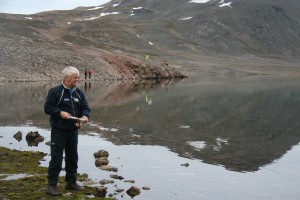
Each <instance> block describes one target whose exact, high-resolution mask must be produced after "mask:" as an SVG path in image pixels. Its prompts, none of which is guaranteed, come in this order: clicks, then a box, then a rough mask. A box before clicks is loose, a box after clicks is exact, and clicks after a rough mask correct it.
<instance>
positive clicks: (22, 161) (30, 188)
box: [0, 147, 109, 200]
mask: <svg viewBox="0 0 300 200" xmlns="http://www.w3.org/2000/svg"><path fill="white" fill-rule="evenodd" d="M44 156H45V154H44V153H41V152H30V151H17V150H10V149H7V148H4V147H0V199H24V200H25V199H30V200H34V199H88V198H89V197H88V195H91V194H92V192H93V190H94V188H93V187H86V191H84V192H77V191H69V190H65V183H64V177H59V183H58V187H59V188H60V190H61V191H62V192H63V194H64V195H63V196H60V197H52V196H49V195H47V194H45V190H46V188H47V168H45V167H40V166H39V160H41V159H42V158H43V157H44ZM11 174H28V175H29V176H28V177H25V178H20V179H15V180H3V179H4V178H5V177H6V176H7V175H11ZM94 199H103V198H94ZM105 199H109V198H105Z"/></svg>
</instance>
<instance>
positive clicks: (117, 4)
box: [113, 2, 121, 7]
mask: <svg viewBox="0 0 300 200" xmlns="http://www.w3.org/2000/svg"><path fill="white" fill-rule="evenodd" d="M120 4H121V2H119V3H116V4H114V5H113V7H116V6H119V5H120Z"/></svg>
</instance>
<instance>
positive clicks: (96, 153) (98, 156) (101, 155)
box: [94, 150, 109, 158]
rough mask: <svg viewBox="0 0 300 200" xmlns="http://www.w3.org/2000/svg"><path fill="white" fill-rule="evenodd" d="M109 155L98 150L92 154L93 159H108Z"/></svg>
mask: <svg viewBox="0 0 300 200" xmlns="http://www.w3.org/2000/svg"><path fill="white" fill-rule="evenodd" d="M108 156H109V153H108V152H107V151H105V150H99V151H97V152H95V153H94V157H95V158H103V157H104V158H108Z"/></svg>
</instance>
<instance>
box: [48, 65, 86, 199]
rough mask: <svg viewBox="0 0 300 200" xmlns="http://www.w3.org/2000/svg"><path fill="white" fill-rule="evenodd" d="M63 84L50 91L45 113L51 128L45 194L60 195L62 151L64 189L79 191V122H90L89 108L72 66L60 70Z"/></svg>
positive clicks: (80, 189) (76, 71)
mask: <svg viewBox="0 0 300 200" xmlns="http://www.w3.org/2000/svg"><path fill="white" fill-rule="evenodd" d="M62 76H63V83H62V84H61V85H59V86H56V87H54V88H52V89H50V90H49V92H48V96H47V99H46V102H45V105H44V111H45V113H46V114H48V115H50V125H51V160H50V162H49V168H48V176H47V178H48V188H47V190H46V193H47V194H49V195H51V196H61V195H62V192H61V191H60V190H59V189H58V187H57V182H58V176H59V173H60V171H61V169H62V161H63V155H64V152H65V171H66V177H65V181H66V189H68V190H76V191H82V190H85V189H84V187H81V186H79V185H78V184H77V183H76V181H77V178H76V174H77V168H78V150H77V145H78V128H79V126H78V125H79V124H78V120H74V119H70V117H71V116H74V117H78V118H81V119H82V122H83V123H87V122H88V120H89V114H90V108H89V106H88V102H87V101H86V98H85V96H84V94H83V92H82V91H81V90H79V89H78V88H76V83H77V81H78V79H79V71H78V70H77V69H76V68H75V67H66V68H65V69H64V70H63V71H62Z"/></svg>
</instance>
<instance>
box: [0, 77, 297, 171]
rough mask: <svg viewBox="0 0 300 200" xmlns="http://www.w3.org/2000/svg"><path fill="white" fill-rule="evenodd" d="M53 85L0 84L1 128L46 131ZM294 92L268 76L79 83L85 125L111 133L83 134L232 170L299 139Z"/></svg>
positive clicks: (252, 165) (261, 162)
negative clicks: (163, 150) (88, 110)
mask: <svg viewBox="0 0 300 200" xmlns="http://www.w3.org/2000/svg"><path fill="white" fill-rule="evenodd" d="M57 84H58V83H52V84H36V83H26V84H24V83H22V84H20V83H11V84H6V85H2V86H0V98H1V102H0V109H1V113H0V125H2V126H6V125H20V124H28V123H30V124H33V125H35V126H39V127H41V128H49V122H48V116H46V115H45V114H44V112H43V104H44V100H45V98H46V95H47V92H48V90H49V89H50V88H51V87H53V86H55V85H57ZM87 85H88V88H86V86H87ZM299 86H300V82H299V81H297V80H293V79H289V80H286V79H278V78H272V77H269V78H254V77H253V78H251V77H250V78H248V79H243V80H239V79H237V78H236V79H232V80H224V81H223V80H197V81H195V80H193V79H186V80H181V81H178V82H177V83H176V81H165V82H160V83H158V82H155V81H143V82H139V83H135V82H114V83H96V82H89V83H86V84H85V83H84V82H81V83H80V84H79V85H78V87H79V88H80V89H82V90H83V91H84V92H85V94H86V97H87V99H88V101H89V104H90V107H91V109H92V114H91V124H98V125H101V126H104V127H106V128H114V130H115V131H111V130H112V129H102V130H100V129H98V127H97V126H89V125H85V127H84V128H83V129H82V132H84V131H94V132H95V131H96V132H100V131H101V133H102V134H101V137H104V138H106V139H107V140H108V141H111V142H113V143H114V144H116V145H125V144H126V145H127V144H131V145H136V144H140V145H160V146H165V147H167V148H168V149H170V150H171V151H172V152H175V153H177V154H178V155H179V156H182V157H186V158H192V159H198V160H201V161H202V162H205V163H208V164H213V165H222V166H224V167H225V168H226V169H228V170H232V171H238V172H250V171H257V170H259V168H260V167H262V166H265V165H267V164H270V163H272V162H273V161H274V160H276V159H279V158H280V157H282V156H283V155H284V154H285V153H286V152H287V151H288V150H290V149H291V148H292V147H293V146H294V145H296V144H298V143H299V141H300V135H299V134H298V133H299V131H300V127H299V123H297V122H298V120H299V119H300V104H299V100H300V93H299V90H298V89H299ZM100 123H102V124H100ZM116 130H118V131H116ZM135 131H137V132H135ZM131 133H135V134H131ZM134 135H135V136H138V137H133V136H134Z"/></svg>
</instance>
